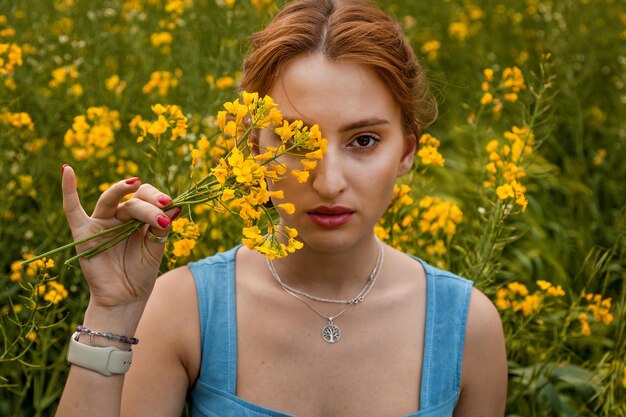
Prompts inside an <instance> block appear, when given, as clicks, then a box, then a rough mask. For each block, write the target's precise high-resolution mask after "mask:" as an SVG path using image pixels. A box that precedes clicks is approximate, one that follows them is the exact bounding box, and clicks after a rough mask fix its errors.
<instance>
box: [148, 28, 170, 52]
mask: <svg viewBox="0 0 626 417" xmlns="http://www.w3.org/2000/svg"><path fill="white" fill-rule="evenodd" d="M173 40H174V38H173V37H172V34H171V33H170V32H156V33H153V34H152V35H150V43H151V44H152V46H154V47H156V48H159V47H162V46H167V45H171V44H172V41H173Z"/></svg>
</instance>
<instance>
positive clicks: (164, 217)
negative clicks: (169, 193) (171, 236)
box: [115, 198, 180, 230]
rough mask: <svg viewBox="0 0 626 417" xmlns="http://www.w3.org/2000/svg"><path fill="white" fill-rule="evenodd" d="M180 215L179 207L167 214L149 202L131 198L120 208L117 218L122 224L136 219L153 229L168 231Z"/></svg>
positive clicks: (168, 211)
mask: <svg viewBox="0 0 626 417" xmlns="http://www.w3.org/2000/svg"><path fill="white" fill-rule="evenodd" d="M179 214H180V208H179V207H175V208H172V209H169V210H167V213H166V212H165V211H163V210H162V209H160V208H159V207H157V206H155V205H154V204H152V203H150V202H148V201H144V200H141V199H139V198H131V199H130V200H127V201H125V202H123V203H122V204H120V205H119V206H118V209H117V213H116V215H115V217H116V218H117V219H119V220H120V221H122V222H125V221H128V220H134V219H136V220H140V221H142V222H143V223H147V224H149V225H150V226H152V227H153V229H156V230H167V229H168V228H169V226H170V224H171V223H172V220H174V219H176V217H178V215H179Z"/></svg>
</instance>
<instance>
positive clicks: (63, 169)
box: [61, 164, 69, 176]
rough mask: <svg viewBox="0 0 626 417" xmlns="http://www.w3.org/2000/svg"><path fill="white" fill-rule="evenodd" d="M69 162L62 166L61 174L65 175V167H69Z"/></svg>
mask: <svg viewBox="0 0 626 417" xmlns="http://www.w3.org/2000/svg"><path fill="white" fill-rule="evenodd" d="M68 166H69V165H68V164H63V166H62V167H61V176H63V173H64V172H65V167H68Z"/></svg>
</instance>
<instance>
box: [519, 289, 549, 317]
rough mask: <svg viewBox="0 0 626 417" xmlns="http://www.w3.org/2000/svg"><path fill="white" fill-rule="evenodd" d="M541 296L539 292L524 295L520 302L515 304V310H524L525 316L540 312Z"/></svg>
mask: <svg viewBox="0 0 626 417" xmlns="http://www.w3.org/2000/svg"><path fill="white" fill-rule="evenodd" d="M541 306H542V303H541V298H540V297H539V295H537V294H531V295H527V296H526V297H524V298H523V299H522V300H521V301H520V302H518V303H516V304H513V311H515V312H517V311H520V310H521V311H522V313H523V314H524V315H525V316H530V315H531V314H534V313H538V312H539V310H541Z"/></svg>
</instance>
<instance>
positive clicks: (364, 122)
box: [339, 117, 389, 132]
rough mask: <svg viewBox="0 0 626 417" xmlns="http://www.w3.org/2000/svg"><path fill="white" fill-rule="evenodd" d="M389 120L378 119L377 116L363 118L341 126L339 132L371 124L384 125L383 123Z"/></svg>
mask: <svg viewBox="0 0 626 417" xmlns="http://www.w3.org/2000/svg"><path fill="white" fill-rule="evenodd" d="M388 123H389V120H387V119H379V118H377V117H373V118H371V119H363V120H359V121H357V122H354V123H350V124H348V125H346V126H343V127H342V128H341V129H339V131H340V132H349V131H351V130H355V129H361V128H364V127H371V126H378V125H384V124H388Z"/></svg>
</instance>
